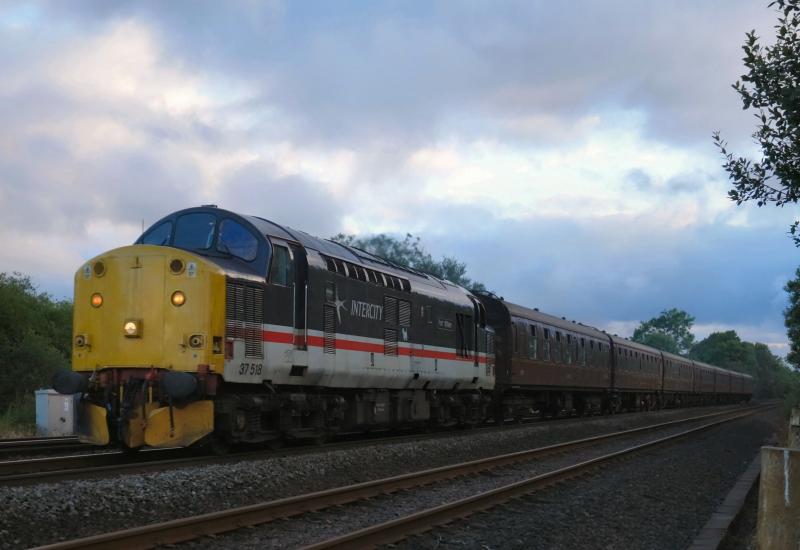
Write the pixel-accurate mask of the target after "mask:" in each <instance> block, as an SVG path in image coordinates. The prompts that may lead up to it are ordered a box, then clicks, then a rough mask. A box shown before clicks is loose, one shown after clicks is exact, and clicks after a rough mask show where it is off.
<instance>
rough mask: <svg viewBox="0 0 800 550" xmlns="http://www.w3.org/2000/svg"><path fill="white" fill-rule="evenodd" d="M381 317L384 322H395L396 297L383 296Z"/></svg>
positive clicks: (392, 323)
mask: <svg viewBox="0 0 800 550" xmlns="http://www.w3.org/2000/svg"><path fill="white" fill-rule="evenodd" d="M383 319H384V321H385V322H386V324H389V325H396V324H397V298H394V297H392V296H384V297H383Z"/></svg>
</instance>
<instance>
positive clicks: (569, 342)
mask: <svg viewBox="0 0 800 550" xmlns="http://www.w3.org/2000/svg"><path fill="white" fill-rule="evenodd" d="M566 347H567V364H568V365H569V364H570V363H572V336H571V335H569V334H567V346H566Z"/></svg>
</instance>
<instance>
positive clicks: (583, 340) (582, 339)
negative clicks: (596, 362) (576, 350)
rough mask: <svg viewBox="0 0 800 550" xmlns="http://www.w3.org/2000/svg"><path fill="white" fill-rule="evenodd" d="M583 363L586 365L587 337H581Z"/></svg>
mask: <svg viewBox="0 0 800 550" xmlns="http://www.w3.org/2000/svg"><path fill="white" fill-rule="evenodd" d="M581 365H583V366H584V367H585V366H586V339H585V338H581Z"/></svg>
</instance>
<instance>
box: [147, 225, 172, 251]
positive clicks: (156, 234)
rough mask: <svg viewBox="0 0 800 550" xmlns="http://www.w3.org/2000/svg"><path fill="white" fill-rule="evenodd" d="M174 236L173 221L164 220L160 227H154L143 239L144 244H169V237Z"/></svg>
mask: <svg viewBox="0 0 800 550" xmlns="http://www.w3.org/2000/svg"><path fill="white" fill-rule="evenodd" d="M170 237H172V222H169V221H167V222H164V223H162V224H161V225H159V226H158V227H155V228H153V229H152V230H151V231H150V232H149V233H148V234H147V235H145V236H144V238H143V239H142V244H154V245H157V246H164V245H167V244H169V239H170Z"/></svg>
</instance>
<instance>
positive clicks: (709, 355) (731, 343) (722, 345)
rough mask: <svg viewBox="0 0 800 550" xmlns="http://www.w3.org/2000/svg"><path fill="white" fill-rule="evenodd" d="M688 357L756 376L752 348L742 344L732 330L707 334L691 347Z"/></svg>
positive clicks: (744, 343)
mask: <svg viewBox="0 0 800 550" xmlns="http://www.w3.org/2000/svg"><path fill="white" fill-rule="evenodd" d="M760 345H763V344H760ZM767 351H769V350H767ZM689 356H690V357H691V358H692V359H696V360H698V361H702V362H703V363H708V364H710V365H716V366H718V367H722V368H724V369H731V370H736V371H739V372H745V373H747V374H751V375H755V374H756V364H757V363H756V356H755V349H754V346H753V344H751V343H750V342H743V341H742V339H741V338H739V335H738V334H736V331H734V330H726V331H725V332H713V333H711V334H709V335H708V337H707V338H706V339H705V340H701V341H700V342H698V343H697V344H695V345H694V346H693V347H692V351H691V353H690V354H689Z"/></svg>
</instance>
